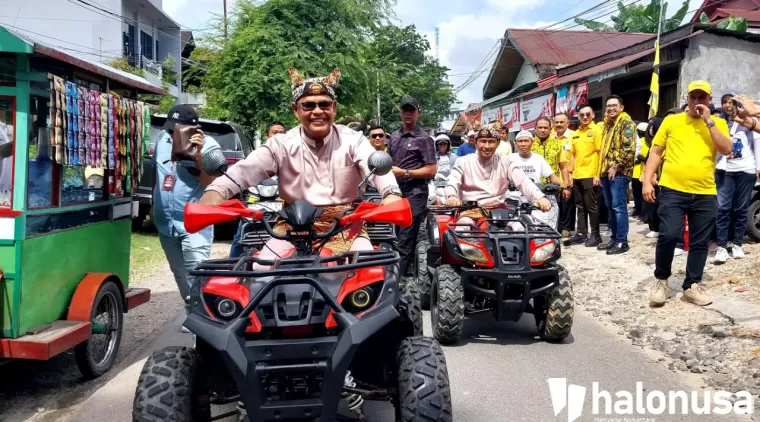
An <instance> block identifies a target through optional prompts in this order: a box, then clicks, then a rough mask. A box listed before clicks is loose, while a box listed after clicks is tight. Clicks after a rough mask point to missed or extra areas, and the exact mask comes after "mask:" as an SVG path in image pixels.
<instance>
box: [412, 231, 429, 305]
mask: <svg viewBox="0 0 760 422" xmlns="http://www.w3.org/2000/svg"><path fill="white" fill-rule="evenodd" d="M429 248H430V244H429V243H428V242H427V241H424V242H420V243H418V244H417V251H416V254H415V257H414V258H415V261H416V262H417V274H415V275H416V279H417V287H418V288H419V290H420V306H422V309H430V287H431V285H432V284H433V280H432V279H431V277H430V271H428V263H427V251H428V249H429Z"/></svg>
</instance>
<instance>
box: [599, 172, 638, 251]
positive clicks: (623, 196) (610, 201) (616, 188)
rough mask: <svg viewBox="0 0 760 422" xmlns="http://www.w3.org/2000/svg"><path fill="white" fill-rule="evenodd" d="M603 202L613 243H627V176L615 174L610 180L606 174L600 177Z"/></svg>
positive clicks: (628, 180) (629, 180) (628, 179)
mask: <svg viewBox="0 0 760 422" xmlns="http://www.w3.org/2000/svg"><path fill="white" fill-rule="evenodd" d="M601 179H602V180H601V182H602V191H603V192H604V202H605V205H607V210H608V212H609V217H608V221H607V226H608V227H609V228H610V231H611V232H612V238H611V239H612V240H613V241H614V242H615V243H622V244H624V245H627V244H628V183H630V182H631V178H630V177H628V176H621V175H619V174H618V175H615V178H614V179H612V180H610V179H608V178H607V174H606V173H605V174H603V175H602V177H601Z"/></svg>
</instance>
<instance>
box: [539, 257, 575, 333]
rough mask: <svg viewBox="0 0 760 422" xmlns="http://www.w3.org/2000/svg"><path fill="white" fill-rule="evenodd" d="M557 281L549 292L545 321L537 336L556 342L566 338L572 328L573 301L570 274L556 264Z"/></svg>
mask: <svg viewBox="0 0 760 422" xmlns="http://www.w3.org/2000/svg"><path fill="white" fill-rule="evenodd" d="M557 269H558V273H559V274H558V278H559V283H558V284H557V286H556V287H554V288H553V289H552V290H551V292H550V293H549V298H548V303H547V311H546V323H545V324H544V327H543V328H544V329H543V330H541V331H540V332H539V336H540V337H541V339H543V340H544V341H548V342H552V343H556V342H560V341H562V340H564V339H566V338H567V336H569V335H570V331H571V330H572V328H573V315H574V314H575V302H574V300H573V286H572V285H571V284H570V276H569V275H568V274H567V270H565V268H564V267H562V266H561V265H558V266H557Z"/></svg>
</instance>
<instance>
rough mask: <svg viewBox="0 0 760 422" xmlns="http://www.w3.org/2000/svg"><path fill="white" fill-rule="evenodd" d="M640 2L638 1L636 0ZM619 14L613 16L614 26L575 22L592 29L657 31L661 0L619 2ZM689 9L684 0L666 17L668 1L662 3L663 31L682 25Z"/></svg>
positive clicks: (589, 21) (592, 22) (584, 20)
mask: <svg viewBox="0 0 760 422" xmlns="http://www.w3.org/2000/svg"><path fill="white" fill-rule="evenodd" d="M636 3H638V2H636ZM617 7H618V15H617V16H611V17H610V19H611V20H612V23H613V26H612V27H611V26H609V25H606V24H604V23H601V22H597V21H592V20H586V19H580V18H576V19H575V23H577V24H579V25H583V26H585V27H586V28H588V29H590V30H592V31H605V32H643V33H650V34H655V33H657V29H658V23H659V18H660V0H651V1H650V2H649V5H647V6H643V5H641V4H628V5H625V4H623V2H622V1H620V2H618V4H617ZM688 11H689V0H684V2H683V4H682V5H681V8H680V9H678V11H677V12H676V14H675V15H673V16H672V17H670V18H665V16H667V15H668V13H667V12H668V2H665V4H663V5H662V16H663V20H662V32H667V31H671V30H673V29H676V28H678V27H679V26H681V22H683V19H684V17H686V13H688Z"/></svg>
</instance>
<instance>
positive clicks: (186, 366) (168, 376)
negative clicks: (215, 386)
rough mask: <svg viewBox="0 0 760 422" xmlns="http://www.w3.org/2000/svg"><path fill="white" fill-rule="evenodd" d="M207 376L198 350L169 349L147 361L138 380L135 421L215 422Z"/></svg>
mask: <svg viewBox="0 0 760 422" xmlns="http://www.w3.org/2000/svg"><path fill="white" fill-rule="evenodd" d="M206 380H207V376H204V375H203V373H202V370H201V360H200V356H199V355H198V352H196V350H195V349H191V348H187V347H176V346H172V347H166V348H164V349H162V350H159V351H156V352H154V353H153V355H151V357H150V358H148V360H147V361H146V362H145V366H143V370H142V373H141V374H140V379H139V380H138V381H137V391H135V401H134V405H133V407H132V420H133V421H136V422H137V421H139V422H150V421H193V422H206V421H210V420H211V405H210V404H209V391H208V384H207V381H206Z"/></svg>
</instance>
